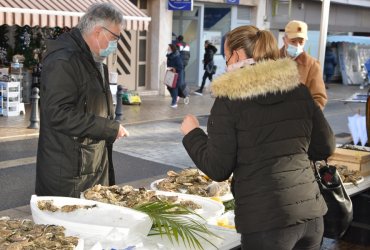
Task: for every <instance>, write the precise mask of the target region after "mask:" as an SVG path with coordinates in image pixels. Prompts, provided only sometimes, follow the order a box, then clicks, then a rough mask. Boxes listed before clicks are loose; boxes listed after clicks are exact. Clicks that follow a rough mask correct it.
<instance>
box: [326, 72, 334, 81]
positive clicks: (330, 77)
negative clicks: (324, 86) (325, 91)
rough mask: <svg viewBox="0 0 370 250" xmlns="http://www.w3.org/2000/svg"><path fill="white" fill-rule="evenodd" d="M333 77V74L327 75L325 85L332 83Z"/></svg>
mask: <svg viewBox="0 0 370 250" xmlns="http://www.w3.org/2000/svg"><path fill="white" fill-rule="evenodd" d="M332 77H333V74H326V79H325V83H330V82H331V79H332Z"/></svg>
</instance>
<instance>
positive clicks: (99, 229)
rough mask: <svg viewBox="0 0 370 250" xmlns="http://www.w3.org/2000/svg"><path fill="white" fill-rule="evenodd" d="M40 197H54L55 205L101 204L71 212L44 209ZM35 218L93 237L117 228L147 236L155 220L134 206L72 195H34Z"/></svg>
mask: <svg viewBox="0 0 370 250" xmlns="http://www.w3.org/2000/svg"><path fill="white" fill-rule="evenodd" d="M39 200H53V202H54V205H55V206H58V207H61V206H64V205H90V206H91V205H95V204H96V205H97V206H96V207H94V208H90V209H78V210H75V211H73V212H70V213H66V212H60V211H57V212H51V211H42V210H40V209H39V208H38V206H37V201H39ZM30 207H31V212H32V218H33V220H34V222H35V223H37V224H53V225H59V226H63V227H65V228H66V235H73V236H78V237H80V238H90V237H95V236H104V235H108V234H109V233H110V232H111V231H112V230H113V229H114V228H115V229H117V230H119V231H120V232H122V234H125V235H135V234H141V235H147V234H148V233H149V231H150V229H151V227H152V221H151V219H150V218H149V216H148V215H147V214H145V213H142V212H139V211H136V210H134V209H130V208H125V207H120V206H115V205H111V204H105V203H101V202H97V201H92V200H84V199H78V198H70V197H58V196H37V195H32V197H31V201H30Z"/></svg>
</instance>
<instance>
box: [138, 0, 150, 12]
mask: <svg viewBox="0 0 370 250" xmlns="http://www.w3.org/2000/svg"><path fill="white" fill-rule="evenodd" d="M139 3H140V5H139V8H140V9H143V10H146V9H147V8H148V2H147V0H140V1H139Z"/></svg>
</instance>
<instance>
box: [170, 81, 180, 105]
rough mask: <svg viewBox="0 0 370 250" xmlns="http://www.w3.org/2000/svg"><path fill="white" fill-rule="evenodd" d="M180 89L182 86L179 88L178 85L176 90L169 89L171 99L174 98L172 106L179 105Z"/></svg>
mask: <svg viewBox="0 0 370 250" xmlns="http://www.w3.org/2000/svg"><path fill="white" fill-rule="evenodd" d="M179 87H180V86H178V85H176V87H175V88H169V87H167V89H168V91H169V92H170V94H171V97H172V101H171V105H175V104H176V103H177V97H178V96H179Z"/></svg>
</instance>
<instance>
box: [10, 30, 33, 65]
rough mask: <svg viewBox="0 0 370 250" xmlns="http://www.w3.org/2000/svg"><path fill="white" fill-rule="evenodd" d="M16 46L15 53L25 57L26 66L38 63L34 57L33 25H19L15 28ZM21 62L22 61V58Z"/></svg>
mask: <svg viewBox="0 0 370 250" xmlns="http://www.w3.org/2000/svg"><path fill="white" fill-rule="evenodd" d="M14 38H15V39H14V40H15V46H14V55H22V56H23V57H24V61H23V64H24V66H25V67H26V68H30V67H32V66H33V65H35V64H36V62H35V60H34V58H33V50H34V49H35V41H34V39H33V32H32V29H31V27H29V26H24V27H19V26H17V28H16V30H15V37H14ZM19 62H22V61H21V60H20V61H19Z"/></svg>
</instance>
